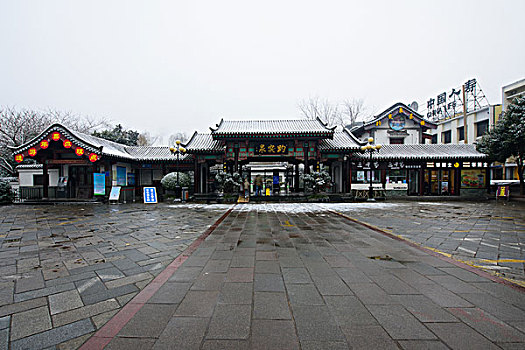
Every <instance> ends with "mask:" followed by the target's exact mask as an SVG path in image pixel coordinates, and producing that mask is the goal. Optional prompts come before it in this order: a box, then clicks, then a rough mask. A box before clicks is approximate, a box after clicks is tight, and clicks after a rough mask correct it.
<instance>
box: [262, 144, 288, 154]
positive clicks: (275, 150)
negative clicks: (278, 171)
mask: <svg viewBox="0 0 525 350" xmlns="http://www.w3.org/2000/svg"><path fill="white" fill-rule="evenodd" d="M254 153H255V154H259V155H272V154H287V153H288V146H287V145H286V143H283V142H261V143H259V144H257V145H255V149H254Z"/></svg>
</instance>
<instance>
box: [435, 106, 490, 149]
mask: <svg viewBox="0 0 525 350" xmlns="http://www.w3.org/2000/svg"><path fill="white" fill-rule="evenodd" d="M491 111H492V108H490V107H486V108H483V109H480V110H478V111H475V112H472V113H469V114H467V141H468V143H470V144H472V143H474V142H475V141H477V140H479V139H480V138H481V137H477V136H476V123H478V122H480V121H484V120H488V121H489V128H490V127H492V125H493V120H494V117H493V116H492V115H491ZM463 125H464V123H463V116H460V117H456V118H451V119H447V120H444V121H440V122H439V124H438V127H437V129H433V130H431V131H430V133H431V134H432V135H435V134H437V141H438V144H441V143H443V142H442V134H443V132H446V131H448V130H450V131H451V133H450V134H451V142H450V143H455V144H458V143H464V141H463V140H461V141H460V140H459V138H458V128H459V127H462V126H463Z"/></svg>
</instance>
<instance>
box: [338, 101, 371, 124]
mask: <svg viewBox="0 0 525 350" xmlns="http://www.w3.org/2000/svg"><path fill="white" fill-rule="evenodd" d="M341 105H342V107H341V108H342V113H341V116H342V117H343V118H342V120H341V124H342V125H352V124H354V123H355V122H356V121H358V120H364V119H365V118H366V116H367V110H366V108H365V104H364V101H363V99H362V98H352V99H346V100H344V101H343V103H342V104H341Z"/></svg>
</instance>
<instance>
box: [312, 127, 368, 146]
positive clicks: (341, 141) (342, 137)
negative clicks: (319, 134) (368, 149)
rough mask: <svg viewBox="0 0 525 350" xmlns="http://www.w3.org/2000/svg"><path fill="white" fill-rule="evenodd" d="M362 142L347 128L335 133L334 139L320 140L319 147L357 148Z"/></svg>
mask: <svg viewBox="0 0 525 350" xmlns="http://www.w3.org/2000/svg"><path fill="white" fill-rule="evenodd" d="M361 145H362V143H361V141H359V140H358V139H357V138H356V137H355V136H354V135H353V134H352V133H350V132H349V131H348V130H347V129H344V130H343V131H338V132H335V133H334V138H333V139H331V140H330V139H323V140H321V141H319V148H320V149H321V152H323V151H346V150H355V149H359V148H360V147H361Z"/></svg>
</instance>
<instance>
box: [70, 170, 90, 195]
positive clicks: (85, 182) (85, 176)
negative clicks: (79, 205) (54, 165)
mask: <svg viewBox="0 0 525 350" xmlns="http://www.w3.org/2000/svg"><path fill="white" fill-rule="evenodd" d="M68 173H69V181H68V186H69V197H70V198H80V199H89V198H91V197H93V167H91V166H85V165H83V166H70V167H69V171H68Z"/></svg>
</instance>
